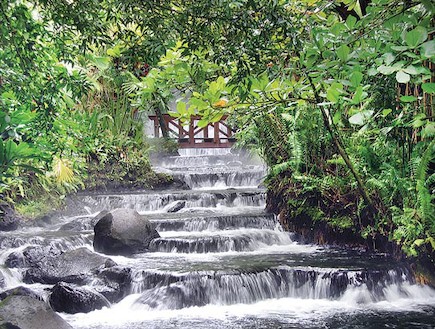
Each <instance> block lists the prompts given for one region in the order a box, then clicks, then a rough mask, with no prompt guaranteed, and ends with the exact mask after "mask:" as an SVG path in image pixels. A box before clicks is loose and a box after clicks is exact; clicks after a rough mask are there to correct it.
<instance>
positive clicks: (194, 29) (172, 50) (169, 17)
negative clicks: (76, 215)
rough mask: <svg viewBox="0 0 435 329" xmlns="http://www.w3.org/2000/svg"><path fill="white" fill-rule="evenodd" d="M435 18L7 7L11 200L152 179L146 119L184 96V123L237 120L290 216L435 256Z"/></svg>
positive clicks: (102, 4) (3, 159) (246, 6)
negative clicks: (101, 175)
mask: <svg viewBox="0 0 435 329" xmlns="http://www.w3.org/2000/svg"><path fill="white" fill-rule="evenodd" d="M434 11H435V6H434V5H433V4H432V2H431V1H428V0H422V1H407V0H406V1H392V0H371V1H368V0H341V1H334V2H331V1H326V0H298V1H284V0H279V1H266V0H256V1H251V0H241V1H230V0H221V1H206V0H199V1H198V0H196V1H172V0H171V1H164V2H160V1H137V0H136V1H130V0H123V1H113V0H104V1H89V0H77V1H74V2H72V4H71V2H69V1H50V0H40V1H35V2H21V1H10V2H9V3H4V4H3V3H2V4H1V5H0V17H1V19H2V22H5V24H3V25H2V26H1V27H0V31H1V35H0V38H1V40H0V44H1V47H0V106H1V107H2V112H1V114H0V132H1V134H2V138H1V140H0V184H1V186H0V193H3V194H5V195H6V196H7V197H8V198H9V199H12V200H17V199H19V198H22V197H27V198H29V197H32V195H37V194H39V193H40V191H42V190H44V191H50V193H51V192H52V191H58V192H56V193H59V195H64V194H65V193H69V192H71V191H74V190H77V189H78V188H81V187H82V183H83V182H86V184H87V185H88V186H90V187H92V184H93V183H94V184H95V185H97V186H100V184H99V183H97V181H96V180H95V177H96V171H97V170H98V168H102V167H104V168H108V172H110V173H108V175H113V177H119V178H120V179H121V180H123V181H127V180H129V177H130V178H131V177H133V176H131V175H130V173H129V172H127V171H126V169H125V168H132V170H133V172H137V173H138V174H140V175H145V176H146V175H147V172H148V173H149V171H147V168H149V164H148V152H149V149H150V145H149V144H148V143H147V142H146V141H144V138H143V136H142V130H141V129H140V126H139V125H138V121H137V120H135V118H137V117H138V116H139V115H140V113H141V112H143V111H152V112H155V113H156V115H157V116H159V117H161V114H162V113H164V112H165V111H168V103H169V101H171V100H172V99H174V97H175V96H174V95H177V97H179V100H178V101H177V111H176V113H172V114H173V115H174V116H178V117H180V118H185V119H187V118H189V117H190V116H191V115H193V114H199V115H201V116H202V118H203V119H202V120H201V122H200V125H206V124H207V123H208V122H213V121H218V120H219V119H220V118H221V117H222V115H223V114H227V113H229V114H230V115H231V116H230V120H231V122H232V123H233V125H234V126H235V127H237V128H238V140H239V143H240V144H241V145H244V146H250V147H253V148H254V149H257V150H259V151H260V153H261V155H262V156H263V157H264V159H265V161H266V162H267V164H268V165H269V167H270V173H269V177H268V179H267V185H268V187H269V188H270V190H271V191H274V192H275V194H276V197H279V198H283V199H286V200H292V201H291V208H292V209H293V210H292V211H293V212H295V213H298V212H300V211H301V209H302V207H305V208H304V209H311V210H309V211H308V212H309V214H308V215H309V216H311V217H313V219H314V220H316V221H322V220H323V221H326V222H327V223H329V225H330V226H333V227H336V228H340V229H352V230H353V231H354V232H357V233H358V234H359V235H361V236H362V237H364V238H367V239H373V240H375V239H376V238H377V237H379V236H382V237H385V238H386V239H389V240H390V241H393V242H395V243H397V244H399V245H400V246H401V247H402V248H403V250H404V251H405V252H406V253H408V254H409V255H417V254H418V253H421V252H423V253H426V254H431V253H432V254H433V250H434V249H435V205H434V196H433V195H434V193H433V191H434V190H435V178H434V177H435V172H434V170H435V164H434V162H435V160H434V157H435V152H434V147H435V146H434V145H435V144H434V141H433V137H434V135H435V122H434V103H433V97H434V94H435V82H434V81H435V80H434V79H435V77H434V73H433V70H434V63H433V59H434V57H435V40H434V39H433V37H434V28H433V26H434ZM118 165H120V168H118V169H114V166H115V167H116V166H118ZM138 168H145V169H144V170H142V171H141V172H140V173H139V172H138V170H137V169H138ZM113 170H115V172H112V171H113ZM87 171H89V172H90V175H89V178H88V179H86V173H87ZM151 176H152V174H151ZM111 177H112V176H111ZM155 179H157V178H156V177H149V180H150V181H151V182H154V181H155ZM143 184H145V185H146V182H144V183H143ZM151 184H152V183H151ZM132 185H133V186H135V185H134V184H132ZM282 206H283V207H284V206H285V207H288V206H289V205H288V204H286V201H285V202H284V203H283V204H282ZM322 216H323V217H324V218H323V219H322Z"/></svg>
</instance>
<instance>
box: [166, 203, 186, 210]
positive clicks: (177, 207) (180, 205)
mask: <svg viewBox="0 0 435 329" xmlns="http://www.w3.org/2000/svg"><path fill="white" fill-rule="evenodd" d="M185 206H186V201H181V200H180V201H175V203H174V204H172V205H171V206H169V207H168V208H167V209H166V212H170V213H174V212H177V211H180V210H181V209H183V208H184V207H185Z"/></svg>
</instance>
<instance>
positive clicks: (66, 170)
mask: <svg viewBox="0 0 435 329" xmlns="http://www.w3.org/2000/svg"><path fill="white" fill-rule="evenodd" d="M53 172H54V175H55V177H56V180H57V182H58V183H71V182H73V181H74V172H73V170H72V169H71V167H70V164H69V162H68V161H67V160H64V159H61V158H55V159H54V160H53Z"/></svg>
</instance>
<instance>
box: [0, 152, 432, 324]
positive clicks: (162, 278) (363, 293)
mask: <svg viewBox="0 0 435 329" xmlns="http://www.w3.org/2000/svg"><path fill="white" fill-rule="evenodd" d="M182 151H183V153H182V154H181V156H178V157H167V158H165V159H164V160H162V161H161V162H160V163H158V164H157V163H156V164H154V167H155V169H156V170H157V171H160V172H165V173H170V174H172V175H174V177H176V178H179V179H181V180H183V181H184V182H185V183H186V184H187V185H189V187H190V188H191V189H190V190H173V191H168V190H165V191H143V192H136V193H130V194H126V193H123V194H101V195H94V194H89V195H80V196H77V197H76V198H75V201H74V203H73V205H71V207H70V211H69V213H68V214H64V215H62V216H60V215H59V216H58V218H55V219H54V220H49V221H47V222H45V223H39V224H38V225H35V226H32V227H26V228H23V229H20V230H19V231H15V232H2V233H0V246H1V251H0V274H1V275H2V277H3V281H4V284H3V287H2V288H1V289H0V290H2V291H3V290H7V289H10V288H12V287H17V286H25V287H28V288H30V289H32V290H34V291H36V292H38V293H40V294H41V295H42V296H44V298H45V299H47V298H48V295H49V289H50V288H51V287H52V286H53V285H52V284H46V283H24V282H23V278H24V274H25V271H26V268H19V267H7V266H6V264H7V259H8V257H10V255H11V254H12V253H20V252H22V251H23V250H25V249H26V248H28V247H29V246H43V247H49V248H51V250H58V251H59V252H64V251H69V250H75V249H78V248H82V247H85V248H87V249H89V250H92V251H93V247H92V242H93V230H92V227H90V226H89V221H90V220H91V219H92V218H93V217H94V216H95V215H96V214H98V212H99V211H101V210H105V209H106V210H110V209H114V208H118V207H124V208H133V209H135V210H137V211H138V212H139V213H141V214H144V215H146V216H147V218H149V219H150V221H151V222H153V223H154V224H155V225H156V229H157V231H158V232H159V233H160V236H161V237H160V238H158V239H155V240H153V241H152V242H151V245H150V250H151V251H150V252H148V253H142V254H137V255H134V256H132V257H124V256H108V257H110V258H111V259H112V260H113V261H115V262H116V263H117V264H119V265H120V266H123V267H125V268H129V269H130V270H131V272H130V276H129V278H130V280H131V282H130V284H129V292H128V294H127V296H126V297H124V298H123V299H122V300H121V301H119V302H118V303H113V304H112V305H111V306H110V307H104V308H103V309H100V310H95V311H91V312H89V313H77V314H66V313H60V315H61V317H62V318H64V319H65V320H66V321H67V322H68V323H69V324H71V326H73V328H76V329H82V328H83V329H84V328H111V329H121V328H123V329H139V328H148V329H151V328H189V329H196V328H207V329H224V328H244V329H245V328H256V329H260V328H268V329H269V328H270V329H274V328H276V329H277V328H373V329H374V328H435V290H433V289H431V288H430V287H428V286H422V285H419V284H416V283H415V281H414V278H413V277H412V275H411V273H410V272H409V270H408V268H407V267H406V266H405V264H401V263H398V262H396V261H395V260H394V259H392V258H390V257H389V256H387V255H384V254H374V253H367V252H364V251H361V250H353V249H348V248H347V249H345V248H338V247H328V246H316V245H310V244H302V243H299V242H298V237H297V236H296V235H295V234H293V233H291V232H285V231H283V230H282V229H281V227H280V226H279V224H278V221H277V219H276V217H275V216H274V215H273V214H268V213H266V212H265V211H264V208H265V196H266V191H265V189H264V188H262V187H261V186H262V184H261V183H262V180H263V179H264V176H265V167H264V165H263V164H262V163H261V162H260V161H257V160H252V159H251V158H249V157H248V156H247V155H238V154H232V153H230V151H229V150H226V149H225V150H221V149H216V150H201V149H199V150H190V151H188V150H182ZM177 204H178V205H180V206H181V207H182V208H181V209H180V210H178V211H177V212H174V213H170V212H168V210H169V209H170V208H172V207H174V206H175V205H177ZM77 222H79V223H83V225H81V226H80V225H72V223H77ZM78 227H79V228H78ZM88 284H89V286H92V285H93V284H94V283H92V282H89V283H88ZM35 329H38V328H35Z"/></svg>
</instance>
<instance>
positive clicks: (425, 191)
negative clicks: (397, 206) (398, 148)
mask: <svg viewBox="0 0 435 329" xmlns="http://www.w3.org/2000/svg"><path fill="white" fill-rule="evenodd" d="M434 158H435V141H434V140H432V141H431V142H430V144H429V145H428V147H427V148H426V150H425V151H424V152H423V155H422V157H421V159H420V161H419V163H418V166H417V167H416V168H415V180H416V189H417V205H418V209H419V211H420V215H421V217H422V219H423V221H424V222H425V223H432V222H433V221H434V220H435V207H434V204H433V202H432V196H431V193H430V191H429V188H428V187H429V185H428V184H427V181H426V176H427V174H428V172H429V164H430V163H431V162H432V161H433V160H434Z"/></svg>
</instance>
